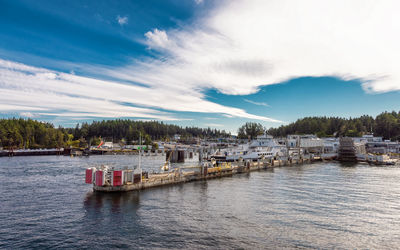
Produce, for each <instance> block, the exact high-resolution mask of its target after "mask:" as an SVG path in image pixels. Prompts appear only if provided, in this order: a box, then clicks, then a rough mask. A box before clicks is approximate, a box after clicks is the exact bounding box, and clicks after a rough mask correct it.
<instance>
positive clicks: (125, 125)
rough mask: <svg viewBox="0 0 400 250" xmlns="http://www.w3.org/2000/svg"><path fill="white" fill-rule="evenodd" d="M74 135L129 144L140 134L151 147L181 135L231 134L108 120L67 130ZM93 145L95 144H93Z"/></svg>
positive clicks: (201, 129)
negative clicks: (159, 141) (157, 141)
mask: <svg viewBox="0 0 400 250" xmlns="http://www.w3.org/2000/svg"><path fill="white" fill-rule="evenodd" d="M67 130H68V132H69V133H71V134H73V135H74V139H79V138H81V137H83V138H85V139H86V140H90V138H95V137H102V138H107V139H108V138H110V139H111V138H112V140H113V141H120V140H121V139H123V138H124V139H125V140H126V143H127V144H130V143H132V141H136V142H138V141H139V136H140V134H141V135H142V141H143V143H144V144H146V145H151V142H152V140H162V139H168V138H172V137H173V136H174V135H175V134H180V135H181V137H182V138H193V137H200V138H216V137H228V136H230V134H228V133H226V132H225V131H224V130H222V131H220V130H216V129H210V128H207V129H203V128H196V127H185V128H182V127H179V126H177V125H171V124H165V123H163V122H158V121H132V120H122V119H117V120H107V121H93V122H92V123H91V124H88V123H82V125H81V126H79V125H77V126H76V127H75V128H70V129H67ZM92 144H93V143H92Z"/></svg>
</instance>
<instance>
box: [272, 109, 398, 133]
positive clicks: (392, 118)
mask: <svg viewBox="0 0 400 250" xmlns="http://www.w3.org/2000/svg"><path fill="white" fill-rule="evenodd" d="M267 133H268V134H270V135H272V136H281V137H282V136H286V135H289V134H316V135H317V136H318V137H340V136H350V137H358V136H362V135H364V134H369V133H373V134H374V135H375V136H382V137H383V138H384V139H387V140H400V112H395V111H393V112H383V113H381V114H379V115H377V116H376V117H375V118H373V117H372V116H368V115H363V116H361V117H358V118H349V119H346V118H340V117H305V118H302V119H299V120H297V121H296V122H293V123H290V124H288V125H284V126H280V127H278V128H270V129H268V130H267Z"/></svg>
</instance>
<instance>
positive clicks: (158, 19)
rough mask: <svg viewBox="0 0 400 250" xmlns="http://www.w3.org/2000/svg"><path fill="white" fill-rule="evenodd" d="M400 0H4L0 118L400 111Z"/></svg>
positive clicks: (212, 123) (282, 118)
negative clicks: (399, 12)
mask: <svg viewBox="0 0 400 250" xmlns="http://www.w3.org/2000/svg"><path fill="white" fill-rule="evenodd" d="M399 7H400V2H398V1H389V0H379V1H372V0H353V1H344V0H327V1H319V0H302V1H296V0H292V1H286V0H276V1H275V0H243V1H237V0H229V1H227V0H219V1H216V0H215V1H211V0H163V1H160V0H135V1H126V0H120V1H103V0H96V1H89V0H83V1H65V0H64V1H60V0H52V1H50V0H49V1H43V0H36V1H30V0H26V1H24V0H9V1H7V0H0V118H8V117H23V118H33V119H37V120H41V121H48V122H52V123H54V124H55V125H62V126H65V127H73V126H75V125H76V124H77V123H82V122H91V121H93V120H104V119H117V118H119V119H135V120H159V121H164V122H167V123H171V124H177V125H180V126H197V127H211V128H217V129H225V130H227V131H230V132H232V133H234V134H235V133H236V132H237V128H238V127H239V126H241V125H242V124H244V123H245V122H259V123H261V124H263V125H264V126H265V127H266V128H269V127H278V126H280V125H285V124H288V123H290V122H294V121H295V120H296V119H299V118H302V117H305V116H340V117H347V118H348V117H357V116H360V115H363V114H368V115H372V116H376V115H377V114H379V113H381V112H383V111H392V110H396V111H399V110H400V70H399V69H398V67H399V65H400V50H399V48H398V47H399V45H398V44H400V15H398V13H397V12H398V9H399Z"/></svg>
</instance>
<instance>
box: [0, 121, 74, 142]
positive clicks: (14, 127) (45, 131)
mask: <svg viewBox="0 0 400 250" xmlns="http://www.w3.org/2000/svg"><path fill="white" fill-rule="evenodd" d="M71 140H72V135H70V134H68V132H67V131H66V130H65V129H63V128H61V127H59V128H55V127H54V125H53V124H51V123H45V122H38V121H35V120H32V119H27V120H25V119H22V118H19V119H16V118H12V119H0V147H4V148H9V149H11V148H13V149H17V148H31V149H35V148H60V147H64V146H65V145H66V144H67V143H68V141H71Z"/></svg>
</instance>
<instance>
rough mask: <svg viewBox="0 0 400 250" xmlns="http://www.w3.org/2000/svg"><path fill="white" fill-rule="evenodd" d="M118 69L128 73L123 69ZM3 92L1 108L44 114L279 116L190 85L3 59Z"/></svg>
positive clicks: (173, 117)
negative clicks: (218, 99) (126, 80)
mask: <svg viewBox="0 0 400 250" xmlns="http://www.w3.org/2000/svg"><path fill="white" fill-rule="evenodd" d="M97 70H99V69H97ZM103 70H104V71H107V70H106V69H103ZM116 72H119V74H121V77H122V76H123V70H120V71H116ZM106 73H107V72H106ZM122 78H123V77H122ZM120 79H121V78H120ZM0 92H1V93H2V97H1V98H0V112H1V111H3V112H7V111H11V110H14V111H19V110H20V111H23V112H27V111H29V112H31V113H32V114H37V115H40V116H57V117H82V118H88V117H92V118H95V117H99V118H117V117H128V118H142V119H157V120H170V121H172V120H182V119H181V118H177V117H176V115H174V114H173V113H171V112H168V111H184V112H200V113H219V114H228V115H230V116H235V117H241V118H249V119H258V120H264V121H276V120H274V119H271V118H268V117H263V116H257V115H252V114H249V113H247V112H246V111H244V110H242V109H238V108H232V107H227V106H223V105H220V104H216V103H213V102H210V101H207V100H205V97H204V95H203V94H202V93H200V92H199V91H195V90H192V89H190V88H189V89H188V88H182V87H181V88H178V86H163V85H157V84H155V85H147V86H136V85H131V84H123V83H120V82H115V81H104V80H98V79H94V78H89V77H83V76H77V75H73V74H67V73H62V72H57V71H52V70H48V69H43V68H37V67H31V66H28V65H25V64H21V63H15V62H11V61H6V60H1V59H0Z"/></svg>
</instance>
